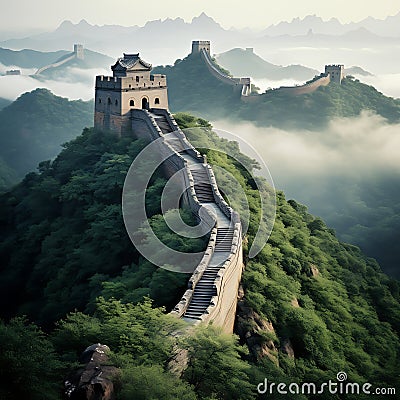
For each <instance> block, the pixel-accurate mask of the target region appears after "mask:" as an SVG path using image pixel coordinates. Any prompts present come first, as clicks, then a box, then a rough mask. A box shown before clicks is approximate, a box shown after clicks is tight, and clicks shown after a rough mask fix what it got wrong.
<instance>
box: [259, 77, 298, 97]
mask: <svg viewBox="0 0 400 400" xmlns="http://www.w3.org/2000/svg"><path fill="white" fill-rule="evenodd" d="M251 82H252V83H253V84H254V85H256V86H257V87H258V88H260V93H262V92H265V91H266V90H267V89H275V88H278V87H281V86H296V85H303V84H304V81H298V80H295V79H281V80H278V81H277V80H272V79H253V78H252V79H251Z"/></svg>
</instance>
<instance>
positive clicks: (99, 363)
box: [64, 343, 119, 400]
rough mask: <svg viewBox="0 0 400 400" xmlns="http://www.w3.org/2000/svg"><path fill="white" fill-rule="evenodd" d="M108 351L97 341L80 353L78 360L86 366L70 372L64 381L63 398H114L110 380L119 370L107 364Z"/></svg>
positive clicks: (80, 399) (106, 399)
mask: <svg viewBox="0 0 400 400" xmlns="http://www.w3.org/2000/svg"><path fill="white" fill-rule="evenodd" d="M109 351H110V349H109V348H108V346H105V345H102V344H100V343H97V344H93V345H92V346H89V347H88V348H87V349H86V350H85V351H84V352H83V353H82V355H81V357H80V362H82V363H83V364H86V366H85V367H84V368H80V369H78V370H77V371H75V372H74V373H72V374H71V375H70V376H69V377H68V379H67V380H66V381H65V395H64V398H65V399H70V400H115V394H114V384H113V381H112V380H113V378H114V377H115V376H116V375H118V373H119V370H118V368H116V367H113V366H110V365H107V364H108V363H109V358H108V355H107V353H108V352H109Z"/></svg>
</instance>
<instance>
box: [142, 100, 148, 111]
mask: <svg viewBox="0 0 400 400" xmlns="http://www.w3.org/2000/svg"><path fill="white" fill-rule="evenodd" d="M142 109H143V110H148V109H149V101H148V100H147V98H146V97H143V99H142Z"/></svg>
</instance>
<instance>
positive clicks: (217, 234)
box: [131, 109, 243, 333]
mask: <svg viewBox="0 0 400 400" xmlns="http://www.w3.org/2000/svg"><path fill="white" fill-rule="evenodd" d="M131 116H132V124H133V128H134V131H135V133H136V134H137V135H138V136H139V137H144V136H145V137H147V138H150V139H151V140H155V139H158V138H163V141H162V146H161V147H160V152H162V153H164V154H168V155H169V157H168V165H167V169H169V170H170V173H171V174H173V173H174V172H176V171H178V170H181V169H183V170H184V172H185V173H184V180H185V182H183V183H182V184H183V185H184V188H185V189H186V203H187V204H188V205H189V207H190V208H191V210H192V212H193V213H194V214H195V215H196V216H197V217H198V218H199V219H200V215H201V218H202V220H203V222H204V221H205V223H206V224H208V226H209V227H210V228H211V234H210V239H209V243H208V246H207V249H206V251H205V253H204V256H203V258H202V260H201V261H200V263H199V265H198V266H197V268H196V269H195V271H194V272H193V274H192V276H191V278H190V279H189V285H188V289H187V290H186V292H185V293H184V295H183V296H182V299H181V300H180V302H179V303H178V304H177V305H176V306H175V308H174V310H173V311H172V312H171V314H173V315H176V316H177V317H179V318H183V319H184V320H186V321H188V322H190V323H193V324H198V323H200V322H205V323H210V322H212V323H213V324H214V325H216V326H221V327H222V328H223V330H224V331H225V332H227V333H232V332H233V325H234V321H235V313H236V303H237V294H238V289H239V282H240V279H241V275H242V271H243V255H242V226H241V223H240V218H239V214H238V213H237V212H235V211H234V210H232V208H231V207H229V206H228V204H227V203H226V202H225V200H224V199H223V197H222V196H221V194H220V192H219V190H218V186H217V183H216V180H215V176H214V173H213V170H212V168H211V166H210V165H209V164H207V162H206V160H205V157H204V156H202V155H201V154H200V153H199V152H198V151H197V150H196V149H195V148H194V147H193V146H192V145H191V144H190V142H189V141H188V140H187V138H186V136H185V134H184V133H183V132H182V131H181V130H180V128H179V127H178V125H177V123H176V122H175V120H174V118H173V116H172V115H171V114H170V113H169V112H168V111H167V110H162V109H152V110H151V112H149V111H147V110H132V111H131Z"/></svg>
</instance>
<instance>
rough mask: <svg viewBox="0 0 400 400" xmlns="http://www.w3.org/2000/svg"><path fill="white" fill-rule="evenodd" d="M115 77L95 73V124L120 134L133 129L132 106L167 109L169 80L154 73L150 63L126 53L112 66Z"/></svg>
mask: <svg viewBox="0 0 400 400" xmlns="http://www.w3.org/2000/svg"><path fill="white" fill-rule="evenodd" d="M111 69H112V71H113V76H112V77H111V76H103V75H100V76H96V95H95V112H94V127H95V128H96V129H99V130H109V131H113V132H116V133H117V134H119V135H122V134H124V133H128V132H130V131H131V125H132V124H131V113H130V111H131V110H133V109H146V110H149V109H151V108H163V109H166V110H168V94H167V79H166V77H165V75H161V74H157V75H152V74H151V73H150V72H151V69H152V66H151V64H148V63H147V62H145V61H143V60H142V59H141V58H140V57H139V53H137V54H125V53H124V56H123V57H121V58H119V59H118V60H117V62H116V63H115V64H114V65H113V66H112V67H111Z"/></svg>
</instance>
